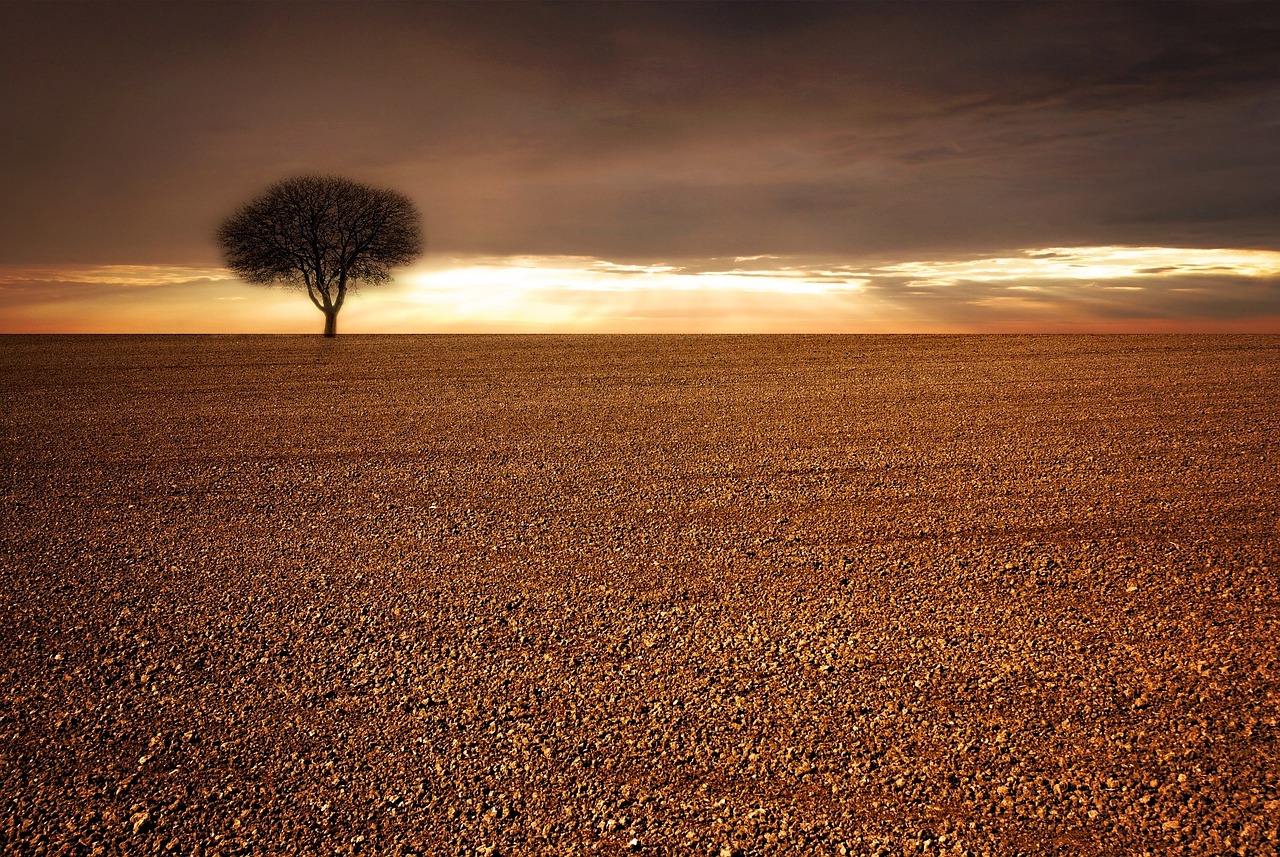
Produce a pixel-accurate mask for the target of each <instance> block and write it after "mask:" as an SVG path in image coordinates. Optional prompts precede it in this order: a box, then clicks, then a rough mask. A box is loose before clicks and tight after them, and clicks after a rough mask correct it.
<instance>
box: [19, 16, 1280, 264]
mask: <svg viewBox="0 0 1280 857" xmlns="http://www.w3.org/2000/svg"><path fill="white" fill-rule="evenodd" d="M0 28H3V30H4V31H5V32H6V33H7V34H8V35H9V38H8V43H9V44H8V48H7V50H6V52H5V53H4V54H3V55H2V56H0V74H3V76H4V79H5V80H6V82H7V84H8V85H7V86H6V87H5V88H4V89H3V91H0V111H3V115H4V116H5V117H6V127H7V130H6V134H4V135H3V136H0V190H2V191H3V196H4V199H5V210H4V214H3V215H2V217H3V222H0V227H3V228H0V263H28V262H31V263H35V262H81V263H107V262H121V263H125V262H167V263H173V264H210V263H214V262H216V251H215V249H214V247H213V245H212V238H211V236H212V233H213V230H214V227H215V226H216V224H217V222H218V220H219V219H220V218H221V217H222V216H224V215H225V214H226V213H227V212H228V211H230V210H231V209H233V208H234V207H235V206H236V205H237V204H238V203H239V202H241V201H243V199H244V198H246V197H248V196H249V195H251V194H252V193H254V192H256V191H257V190H258V189H259V188H260V186H261V185H263V184H265V183H267V182H269V181H271V180H274V179H276V178H278V177H280V176H281V175H285V174H290V173H296V172H301V171H312V170H332V171H339V172H344V173H348V174H351V175H353V176H354V177H356V178H360V179H363V180H366V181H372V182H379V183H384V184H388V185H393V186H396V187H398V188H400V189H403V190H405V191H406V192H408V193H410V194H411V195H412V196H414V197H415V199H417V200H418V201H419V202H420V204H421V207H422V208H423V209H424V211H425V213H426V217H427V225H428V239H429V244H430V246H431V248H432V249H433V250H435V251H437V252H445V253H447V252H475V253H568V254H588V255H596V256H602V257H627V258H643V257H650V258H654V257H662V258H671V257H675V256H681V255H684V256H709V255H734V254H739V255H745V254H752V253H816V252H828V253H841V254H846V255H848V254H868V255H874V254H883V253H895V252H903V251H912V252H959V251H963V250H972V251H974V252H981V251H988V250H990V249H992V248H1005V247H1019V246H1021V247H1035V246H1061V245H1066V244H1072V243H1092V244H1100V243H1145V244H1186V245H1189V246H1254V247H1275V246H1280V197H1278V196H1277V194H1276V192H1275V190H1274V189H1275V188H1277V187H1280V159H1276V158H1275V156H1274V155H1275V152H1276V151H1280V7H1278V6H1276V5H1274V4H1265V3H1238V4H1237V3H1203V4H1164V3H1161V4H1151V3H1119V4H1094V3H1061V4H1059V3H1027V4H1022V3H995V4H972V3H941V4H929V3H883V4H881V3H857V4H807V3H671V4H667V3H572V4H551V3H515V4H505V3H457V4H453V3H439V4H337V3H323V4H322V3H315V4H312V3H290V4H250V3H231V4H220V3H199V4H153V3H146V4H131V3H110V4H102V3H57V4H35V3H30V4H22V3H11V4H4V5H3V6H0Z"/></svg>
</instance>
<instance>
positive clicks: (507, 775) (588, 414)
mask: <svg viewBox="0 0 1280 857" xmlns="http://www.w3.org/2000/svg"><path fill="white" fill-rule="evenodd" d="M1278 394H1280V337H1237V338H1230V337H1027V338H1023V337H516V336H500V337H355V336H345V337H340V338H338V339H337V340H335V341H324V340H323V339H321V338H320V337H4V338H0V396H2V397H3V409H2V412H0V432H2V437H3V451H4V456H3V461H4V464H5V468H4V473H3V484H2V485H0V492H2V498H0V527H2V528H3V533H4V535H3V539H2V541H0V549H2V554H0V581H2V582H3V592H2V593H0V599H2V600H0V605H2V606H0V622H2V627H3V631H2V633H3V640H2V641H0V642H2V648H0V850H3V851H4V852H5V853H8V854H41V853H46V854H55V853H56V854H99V853H106V854H147V853H155V852H161V853H165V852H167V853H177V854H184V855H212V854H280V853H308V854H320V853H325V854H334V853H338V854H347V853H353V852H356V853H371V854H372V853H378V854H398V853H423V854H466V855H475V854H507V855H520V854H572V853H585V852H600V853H606V854H608V853H623V852H630V851H636V852H639V853H653V854H670V855H682V854H703V855H706V854H710V855H718V854H750V855H754V854H762V855H766V854H915V853H950V854H1018V853H1021V854H1053V853H1059V854H1125V853H1133V854H1138V853H1152V854H1221V853H1237V854H1275V853H1276V850H1277V842H1278V841H1280V836H1278V833H1277V827H1280V794H1278V791H1280V789H1278V784H1280V745H1278V744H1277V716H1278V715H1280V695H1278V694H1280V643H1278V642H1277V641H1278V640H1280V598H1278V596H1277V580H1276V571H1277V568H1280V563H1278V562H1277V547H1278V546H1280V529H1278V523H1277V522H1278V521H1280V492H1278V491H1277V477H1278V476H1280V451H1278V450H1277V440H1278V439H1280V395H1278Z"/></svg>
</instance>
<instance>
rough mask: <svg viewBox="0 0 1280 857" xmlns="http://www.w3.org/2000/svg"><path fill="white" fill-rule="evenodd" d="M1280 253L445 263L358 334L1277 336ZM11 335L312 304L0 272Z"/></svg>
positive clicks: (52, 272)
mask: <svg viewBox="0 0 1280 857" xmlns="http://www.w3.org/2000/svg"><path fill="white" fill-rule="evenodd" d="M1278 278H1280V252H1276V251H1266V250H1229V249H1198V250H1195V249H1185V248H1184V249H1179V248H1167V247H1111V246H1104V247H1076V248H1066V247H1051V248H1041V249H1037V250H1029V251H1020V252H1016V253H1009V254H1004V255H1000V256H988V257H971V258H958V259H948V260H914V261H897V262H889V263H879V264H861V265H859V264H853V263H849V262H840V261H832V260H820V259H803V258H796V257H793V258H787V257H777V256H752V257H732V258H712V259H702V260H682V261H680V262H673V263H659V264H635V263H630V264H620V263H615V262H610V261H608V260H604V259H596V258H592V257H587V256H519V257H497V256H485V257H482V256H472V257H452V258H430V259H428V260H426V261H424V262H422V263H420V264H417V265H415V266H412V267H409V268H405V269H404V270H402V271H401V272H400V273H399V276H398V277H397V278H396V281H395V282H394V283H392V284H389V285H385V286H377V287H370V288H367V289H364V290H362V291H361V292H360V293H359V294H358V295H356V296H355V297H354V298H353V299H352V300H351V301H350V302H349V303H348V305H347V308H346V309H345V310H344V312H343V315H342V316H341V317H340V323H341V328H340V329H341V330H342V331H344V332H348V333H380V332H381V333H431V332H442V333H489V332H534V333H536V332H556V333H575V332H580V333H591V332H610V333H631V332H635V333H639V332H657V333H695V332H714V333H774V332H778V333H794V332H829V333H905V332H927V333H956V332H987V333H1000V332H1122V331H1132V332H1143V331H1147V332H1179V331H1183V332H1254V333H1256V332H1275V331H1277V330H1280V325H1277V322H1278V321H1280V316H1278V315H1277V314H1276V313H1275V312H1274V308H1273V306H1272V303H1271V301H1272V299H1271V297H1270V294H1271V290H1272V289H1273V284H1274V283H1275V281H1276V280H1277V279H1278ZM0 302H2V303H3V304H4V306H5V307H6V312H5V322H4V323H5V325H6V332H72V333H90V332H101V333H219V332H230V333H307V332H313V331H314V330H315V329H316V327H317V318H318V316H317V314H316V313H315V311H314V310H313V309H312V307H311V306H310V303H309V302H308V301H306V300H305V298H303V297H302V295H301V294H299V293H298V292H296V291H291V290H286V289H264V288H261V287H255V286H247V285H245V284H243V283H241V282H239V281H237V280H236V279H235V278H234V277H233V276H232V275H231V274H230V273H229V272H228V271H226V270H225V269H222V268H218V267H208V268H193V267H181V266H161V265H152V266H140V265H115V266H73V267H62V268H57V267H52V266H44V267H39V266H28V267H10V268H7V269H0Z"/></svg>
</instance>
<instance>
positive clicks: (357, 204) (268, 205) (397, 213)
mask: <svg viewBox="0 0 1280 857" xmlns="http://www.w3.org/2000/svg"><path fill="white" fill-rule="evenodd" d="M218 243H219V244H220V245H221V246H222V253H223V257H224V258H225V259H226V263H227V267H228V268H230V269H231V270H232V271H233V272H235V274H236V275H237V276H239V277H240V278H241V279H242V280H244V281H245V282H247V283H257V284H259V285H273V284H279V285H282V286H292V287H295V288H299V289H302V288H305V289H306V291H307V297H309V298H311V302H312V303H313V304H315V305H316V309H318V310H320V311H321V312H322V313H324V335H325V336H335V335H336V334H337V325H338V311H339V310H341V309H342V304H343V302H344V301H345V300H346V299H347V289H348V288H354V287H355V285H356V284H357V283H385V282H386V281H387V280H389V279H391V275H390V274H389V273H388V272H389V270H390V269H391V268H394V267H396V266H397V265H404V264H406V263H408V262H411V261H413V260H414V259H416V258H417V257H418V256H419V255H420V254H421V253H422V233H421V231H420V229H419V227H418V210H417V208H415V207H414V205H413V203H412V202H411V201H410V200H409V198H408V197H406V196H405V195H403V194H400V193H396V192H395V191H393V190H381V189H379V188H372V187H368V186H366V185H362V184H358V183H356V182H353V181H350V180H349V179H344V178H340V177H338V176H299V177H297V178H291V179H284V180H283V181H279V182H276V183H275V184H273V185H272V186H271V187H269V188H267V190H266V191H265V192H264V193H263V194H262V195H261V196H259V197H258V198H257V199H255V200H253V201H252V202H250V203H248V204H247V205H245V206H244V207H243V208H241V209H240V210H239V211H237V212H236V213H235V214H233V215H231V216H230V217H229V218H227V220H226V221H225V222H224V223H223V224H222V227H221V228H220V229H219V230H218Z"/></svg>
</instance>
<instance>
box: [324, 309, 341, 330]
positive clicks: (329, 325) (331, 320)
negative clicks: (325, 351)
mask: <svg viewBox="0 0 1280 857" xmlns="http://www.w3.org/2000/svg"><path fill="white" fill-rule="evenodd" d="M324 335H325V336H337V335H338V311H337V310H334V311H333V312H326V313H325V314H324Z"/></svg>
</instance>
